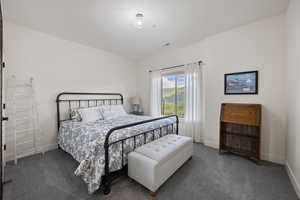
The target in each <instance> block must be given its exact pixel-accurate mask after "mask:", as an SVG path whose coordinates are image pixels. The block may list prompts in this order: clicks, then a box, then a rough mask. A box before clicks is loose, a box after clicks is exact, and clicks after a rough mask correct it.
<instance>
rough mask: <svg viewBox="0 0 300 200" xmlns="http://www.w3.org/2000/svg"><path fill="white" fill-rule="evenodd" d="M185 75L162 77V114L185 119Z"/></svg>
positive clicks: (174, 74) (176, 74)
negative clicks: (174, 115)
mask: <svg viewBox="0 0 300 200" xmlns="http://www.w3.org/2000/svg"><path fill="white" fill-rule="evenodd" d="M184 92H185V75H184V73H183V72H181V73H172V74H166V75H163V76H162V95H161V96H162V114H163V115H173V114H176V115H178V116H179V117H184V104H185V101H184V98H185V95H184Z"/></svg>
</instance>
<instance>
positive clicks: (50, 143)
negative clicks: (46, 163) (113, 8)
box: [4, 22, 136, 154]
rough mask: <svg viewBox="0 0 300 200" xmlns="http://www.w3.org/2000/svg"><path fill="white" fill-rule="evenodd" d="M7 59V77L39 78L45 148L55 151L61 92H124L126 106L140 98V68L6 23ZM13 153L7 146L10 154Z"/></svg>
mask: <svg viewBox="0 0 300 200" xmlns="http://www.w3.org/2000/svg"><path fill="white" fill-rule="evenodd" d="M4 59H5V62H6V66H7V68H6V70H7V73H6V77H10V76H11V75H16V77H17V79H21V80H25V79H27V80H29V78H30V77H33V78H34V81H35V88H36V96H37V101H38V108H39V113H40V126H41V129H42V132H43V134H44V139H45V140H44V141H45V144H44V145H45V148H46V149H51V148H55V147H56V134H57V131H56V130H57V129H56V104H55V98H56V95H57V94H58V93H60V92H63V91H73V92H74V91H75V92H76V91H78V92H120V93H122V94H124V97H125V101H127V100H128V98H129V97H131V96H135V95H136V64H135V63H132V62H130V61H128V60H126V59H124V58H122V57H120V56H117V55H114V54H111V53H109V52H105V51H102V50H98V49H94V48H91V47H87V46H83V45H80V44H77V43H74V42H70V41H66V40H62V39H59V38H56V37H53V36H50V35H47V34H44V33H41V32H38V31H35V30H31V29H28V28H26V27H23V26H19V25H15V24H12V23H8V22H6V23H4ZM8 117H9V116H8ZM11 120H12V119H11ZM8 134H9V133H8ZM7 139H9V136H8V138H7ZM11 148H12V145H11V144H10V143H9V142H8V154H9V153H10V152H11Z"/></svg>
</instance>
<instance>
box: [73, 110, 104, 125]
mask: <svg viewBox="0 0 300 200" xmlns="http://www.w3.org/2000/svg"><path fill="white" fill-rule="evenodd" d="M78 113H79V114H80V117H81V119H82V122H94V121H96V120H103V116H102V114H101V109H100V107H91V108H81V109H78Z"/></svg>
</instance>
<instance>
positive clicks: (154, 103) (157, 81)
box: [150, 71, 161, 117]
mask: <svg viewBox="0 0 300 200" xmlns="http://www.w3.org/2000/svg"><path fill="white" fill-rule="evenodd" d="M150 114H151V116H153V117H159V116H161V73H160V71H153V72H151V96H150Z"/></svg>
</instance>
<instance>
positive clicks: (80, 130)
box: [58, 115, 176, 193]
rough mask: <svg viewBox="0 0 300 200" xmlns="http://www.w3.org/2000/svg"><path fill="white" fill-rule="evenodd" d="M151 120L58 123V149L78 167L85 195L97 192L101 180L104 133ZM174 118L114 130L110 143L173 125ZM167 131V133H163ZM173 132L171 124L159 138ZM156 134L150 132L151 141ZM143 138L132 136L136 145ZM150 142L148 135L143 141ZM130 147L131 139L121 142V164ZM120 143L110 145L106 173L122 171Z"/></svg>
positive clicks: (130, 118)
mask: <svg viewBox="0 0 300 200" xmlns="http://www.w3.org/2000/svg"><path fill="white" fill-rule="evenodd" d="M149 119H152V117H148V116H137V115H126V116H119V117H116V118H114V119H109V120H98V121H96V122H87V123H84V122H74V121H65V122H62V124H61V127H60V129H59V135H58V144H59V145H60V147H61V148H62V149H63V150H64V151H66V152H68V153H70V154H71V155H72V156H73V157H74V159H76V160H77V161H78V162H79V163H80V164H79V166H78V168H77V169H76V171H75V175H77V176H81V177H82V179H83V180H84V181H85V182H86V183H87V185H88V192H89V193H93V192H95V191H96V190H97V189H99V187H100V184H101V177H102V175H104V165H105V158H104V152H105V150H104V142H105V136H106V134H107V132H108V131H109V130H110V129H111V128H113V127H116V126H121V125H125V124H130V123H134V122H139V121H144V120H149ZM175 122H176V118H175V117H172V118H167V119H162V120H158V121H154V122H150V123H145V124H141V125H138V126H134V127H129V128H125V129H120V130H116V131H114V132H113V133H112V135H111V136H110V143H112V142H114V141H118V140H120V139H123V138H127V137H130V136H133V135H138V134H139V133H143V132H146V131H151V130H153V129H156V128H160V127H165V126H166V125H168V124H174V123H175ZM167 129H168V130H167ZM172 131H175V125H174V127H173V128H172V126H169V127H168V128H166V127H165V128H162V135H166V134H167V133H172ZM159 135H160V131H159V130H157V131H155V132H154V139H156V138H158V137H159ZM144 140H145V138H144V136H143V135H140V136H137V137H136V145H137V146H140V145H142V144H143V143H144ZM152 140H153V134H151V133H150V132H149V133H147V135H146V142H150V141H152ZM133 148H134V139H133V138H132V139H129V140H126V142H124V152H123V153H124V154H123V155H124V160H123V163H124V165H125V164H126V163H127V154H128V153H129V152H131V151H132V150H133ZM121 154H122V153H121V143H116V144H113V145H111V146H110V149H109V161H110V162H109V165H110V171H111V172H112V171H116V170H119V169H121V168H122V156H121Z"/></svg>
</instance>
